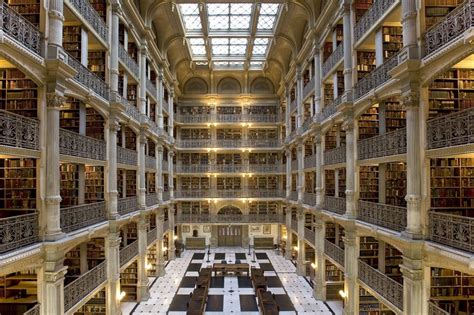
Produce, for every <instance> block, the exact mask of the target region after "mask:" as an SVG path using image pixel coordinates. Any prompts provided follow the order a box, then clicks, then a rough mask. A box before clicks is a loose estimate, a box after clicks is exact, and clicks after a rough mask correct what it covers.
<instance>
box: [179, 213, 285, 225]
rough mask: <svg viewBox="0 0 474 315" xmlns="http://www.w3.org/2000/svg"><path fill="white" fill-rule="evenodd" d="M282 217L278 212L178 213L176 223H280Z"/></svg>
mask: <svg viewBox="0 0 474 315" xmlns="http://www.w3.org/2000/svg"><path fill="white" fill-rule="evenodd" d="M283 219H284V218H283V216H281V215H278V214H248V215H242V214H238V215H232V214H231V215H228V214H218V215H210V214H178V217H177V223H228V222H232V223H281V222H283Z"/></svg>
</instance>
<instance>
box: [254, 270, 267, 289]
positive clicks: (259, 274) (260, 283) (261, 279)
mask: <svg viewBox="0 0 474 315" xmlns="http://www.w3.org/2000/svg"><path fill="white" fill-rule="evenodd" d="M251 279H252V285H253V288H254V289H255V292H257V291H258V290H259V289H260V290H263V291H266V290H267V280H266V279H265V276H264V275H263V270H262V269H260V268H255V267H252V269H251Z"/></svg>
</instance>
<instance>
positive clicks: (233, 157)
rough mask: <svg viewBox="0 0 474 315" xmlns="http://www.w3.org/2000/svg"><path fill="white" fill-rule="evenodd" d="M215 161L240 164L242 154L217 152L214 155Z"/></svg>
mask: <svg viewBox="0 0 474 315" xmlns="http://www.w3.org/2000/svg"><path fill="white" fill-rule="evenodd" d="M216 163H217V164H218V165H240V164H242V156H241V155H240V153H223V154H221V153H219V154H217V155H216Z"/></svg>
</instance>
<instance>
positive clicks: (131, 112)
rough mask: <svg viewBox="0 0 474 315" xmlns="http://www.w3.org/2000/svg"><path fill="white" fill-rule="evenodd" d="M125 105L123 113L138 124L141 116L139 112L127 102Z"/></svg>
mask: <svg viewBox="0 0 474 315" xmlns="http://www.w3.org/2000/svg"><path fill="white" fill-rule="evenodd" d="M127 103H128V105H127V107H126V109H125V112H127V114H128V116H130V117H131V118H133V119H135V120H136V121H138V122H140V117H141V116H142V115H141V114H140V111H139V110H138V108H136V107H135V106H133V105H132V104H130V103H129V102H128V101H127Z"/></svg>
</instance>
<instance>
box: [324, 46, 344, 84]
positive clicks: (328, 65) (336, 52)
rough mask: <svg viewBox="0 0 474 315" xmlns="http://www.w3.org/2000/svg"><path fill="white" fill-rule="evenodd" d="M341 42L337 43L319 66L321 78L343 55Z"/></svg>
mask: <svg viewBox="0 0 474 315" xmlns="http://www.w3.org/2000/svg"><path fill="white" fill-rule="evenodd" d="M343 44H344V43H342V42H341V43H340V44H339V45H337V47H336V49H334V51H333V52H332V54H331V55H330V56H329V57H328V59H326V61H325V62H324V63H323V66H322V67H321V70H322V76H323V78H324V77H326V75H327V74H328V73H329V71H331V69H332V68H334V66H336V65H337V64H338V63H339V62H340V61H341V60H342V58H343V57H344V45H343Z"/></svg>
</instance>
